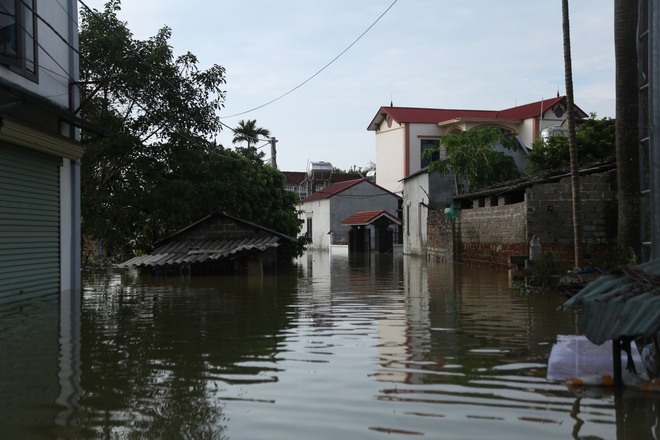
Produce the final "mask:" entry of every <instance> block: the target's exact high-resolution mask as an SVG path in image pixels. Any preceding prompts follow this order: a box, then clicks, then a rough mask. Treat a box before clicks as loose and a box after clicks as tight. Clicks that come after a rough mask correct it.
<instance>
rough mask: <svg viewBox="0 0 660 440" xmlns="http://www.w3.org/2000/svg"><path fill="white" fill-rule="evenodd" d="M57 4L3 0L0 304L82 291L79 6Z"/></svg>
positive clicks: (0, 11)
mask: <svg viewBox="0 0 660 440" xmlns="http://www.w3.org/2000/svg"><path fill="white" fill-rule="evenodd" d="M53 4H55V3H54V2H52V1H51V0H4V1H2V2H0V303H2V302H8V301H14V300H21V299H26V298H30V297H34V296H37V295H46V294H53V293H63V292H69V293H70V292H73V291H77V292H79V291H80V289H81V280H80V162H79V159H80V158H81V157H82V155H83V147H82V146H81V145H80V143H79V142H78V140H77V139H78V138H79V136H78V128H77V127H80V125H81V124H82V121H80V120H79V119H77V118H76V116H75V111H76V107H77V102H78V93H77V87H76V81H77V80H78V53H77V52H78V50H77V47H78V39H77V38H78V19H77V17H78V10H77V4H76V2H73V1H64V2H57V6H53ZM67 295H68V293H67ZM68 297H70V296H67V298H68Z"/></svg>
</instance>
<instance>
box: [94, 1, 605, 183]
mask: <svg viewBox="0 0 660 440" xmlns="http://www.w3.org/2000/svg"><path fill="white" fill-rule="evenodd" d="M83 1H84V3H85V4H86V5H87V6H89V7H90V8H92V9H99V10H100V9H102V8H103V5H104V4H105V1H104V0H83ZM613 3H614V2H612V1H611V0H571V1H570V9H569V10H570V21H571V52H572V64H573V84H574V95H575V103H576V104H577V105H578V106H579V107H580V108H581V109H582V110H584V111H585V112H587V113H592V112H593V113H596V114H597V117H599V118H601V117H614V116H615V92H614V80H615V78H614V75H615V69H614V33H613V30H614V18H613V15H614V14H613V8H614V6H613ZM156 5H157V6H156ZM388 8H389V9H388ZM383 14H384V15H383ZM118 17H119V19H120V20H122V21H124V22H127V25H128V28H129V29H130V31H131V32H132V33H133V36H134V38H137V39H147V38H149V37H151V36H153V35H155V34H156V32H157V31H158V29H160V28H162V27H163V26H169V27H170V28H171V29H172V38H171V40H170V43H171V45H172V47H173V50H174V53H175V55H181V54H184V53H186V52H192V53H193V54H195V55H196V56H197V58H198V60H199V66H200V68H202V69H206V68H209V67H210V66H212V65H214V64H217V65H220V66H223V67H224V68H225V69H226V80H227V84H226V85H225V90H226V93H227V96H226V100H225V107H224V108H223V109H222V111H221V112H220V117H222V118H223V119H222V121H223V123H225V124H227V125H228V126H230V127H236V126H237V125H238V123H239V121H241V120H247V119H255V120H256V121H257V126H259V127H263V128H266V129H268V130H270V133H271V136H274V137H275V138H276V139H277V140H278V142H277V156H276V159H277V165H278V168H279V169H280V170H282V171H305V170H306V168H307V164H308V162H309V161H312V162H318V161H325V162H330V163H331V164H332V165H333V166H334V167H336V168H340V169H344V170H348V169H351V168H367V167H368V166H369V165H370V164H371V163H372V162H375V160H376V158H375V153H376V149H375V133H374V132H372V131H368V130H367V126H368V125H369V123H370V122H371V120H372V119H373V118H374V116H375V115H376V114H377V113H378V110H379V108H380V107H381V106H387V105H390V103H393V104H394V105H395V106H400V107H426V108H453V109H479V110H502V109H506V108H510V107H514V106H516V105H522V104H526V103H529V102H534V101H539V100H541V99H545V98H551V97H554V96H556V95H557V92H559V93H560V94H562V95H564V94H565V93H566V88H565V83H564V62H563V56H564V53H563V45H562V17H561V0H533V1H530V0H497V1H493V0H462V1H451V2H450V1H447V0H333V1H320V0H278V1H274V0H187V1H186V2H185V3H181V1H179V0H177V1H175V0H159V1H158V2H151V1H145V0H122V10H121V11H120V12H119V13H118ZM379 17H380V19H379ZM365 31H366V33H365ZM271 101H273V102H271ZM232 137H233V133H232V132H231V130H229V129H227V128H225V129H224V130H223V132H221V133H219V134H218V137H217V140H218V142H220V143H221V144H222V145H223V146H225V147H228V148H233V147H235V146H234V145H233V144H232V142H231V141H232ZM264 144H265V143H261V144H259V146H261V145H264ZM263 151H264V152H265V153H266V158H270V156H271V154H270V146H269V145H267V146H265V147H264V148H263Z"/></svg>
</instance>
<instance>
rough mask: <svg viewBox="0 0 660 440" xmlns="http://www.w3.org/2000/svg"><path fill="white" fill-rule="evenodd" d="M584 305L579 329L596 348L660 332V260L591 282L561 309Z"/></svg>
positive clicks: (622, 270) (624, 269)
mask: <svg viewBox="0 0 660 440" xmlns="http://www.w3.org/2000/svg"><path fill="white" fill-rule="evenodd" d="M576 305H582V313H581V314H580V320H579V322H578V327H579V329H580V331H582V333H584V335H585V336H586V337H587V338H588V339H589V340H590V341H591V342H593V343H594V344H602V343H603V342H605V341H607V340H610V339H619V338H621V337H624V336H628V337H636V336H652V335H655V334H656V333H658V331H659V330H660V260H654V261H649V262H648V263H644V264H640V265H639V266H635V267H630V268H622V269H621V272H620V273H618V274H612V275H605V276H602V277H600V278H598V279H596V280H595V281H593V282H591V283H590V284H589V285H587V286H586V287H585V288H584V289H582V290H581V291H580V292H578V293H577V294H576V295H574V296H573V297H571V298H570V299H569V300H568V301H566V302H565V303H564V304H563V305H562V306H561V308H562V309H563V310H566V309H568V308H570V307H573V306H576Z"/></svg>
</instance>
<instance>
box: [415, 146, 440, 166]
mask: <svg viewBox="0 0 660 440" xmlns="http://www.w3.org/2000/svg"><path fill="white" fill-rule="evenodd" d="M430 149H435V152H434V153H433V156H432V157H431V160H427V159H425V158H424V157H423V155H424V152H425V151H426V150H430ZM439 159H440V139H422V141H421V144H420V164H419V166H420V168H426V167H427V166H429V164H430V163H431V162H434V161H436V160H439Z"/></svg>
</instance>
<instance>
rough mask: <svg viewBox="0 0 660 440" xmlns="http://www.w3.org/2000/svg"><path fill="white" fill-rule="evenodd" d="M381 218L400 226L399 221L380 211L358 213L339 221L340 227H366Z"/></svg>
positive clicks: (382, 210)
mask: <svg viewBox="0 0 660 440" xmlns="http://www.w3.org/2000/svg"><path fill="white" fill-rule="evenodd" d="M381 217H387V218H388V219H389V220H390V221H391V222H392V223H396V224H401V220H399V219H398V218H396V216H394V215H392V214H390V213H389V212H387V211H385V210H384V209H381V210H379V211H359V212H356V213H354V214H353V215H351V216H350V217H348V218H346V219H344V220H342V221H341V224H342V225H346V226H359V225H368V224H371V223H373V222H374V221H376V220H378V219H379V218H381Z"/></svg>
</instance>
